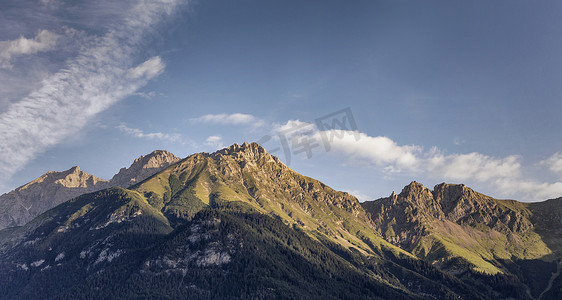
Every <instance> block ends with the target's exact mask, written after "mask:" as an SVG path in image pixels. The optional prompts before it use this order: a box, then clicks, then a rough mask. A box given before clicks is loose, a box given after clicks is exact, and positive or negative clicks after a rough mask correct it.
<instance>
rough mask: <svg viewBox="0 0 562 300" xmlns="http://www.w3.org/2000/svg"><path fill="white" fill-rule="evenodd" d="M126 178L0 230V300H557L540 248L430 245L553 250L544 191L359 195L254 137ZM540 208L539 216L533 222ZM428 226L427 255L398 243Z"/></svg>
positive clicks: (419, 189) (421, 234)
mask: <svg viewBox="0 0 562 300" xmlns="http://www.w3.org/2000/svg"><path fill="white" fill-rule="evenodd" d="M130 169H133V168H130ZM120 173H121V172H120ZM136 182H137V183H136V184H134V185H132V186H130V187H129V188H128V189H125V188H120V187H112V188H107V189H103V190H100V191H96V192H93V193H88V194H84V195H81V196H79V197H77V198H73V199H71V200H69V201H66V202H64V203H62V204H60V205H58V206H56V207H54V208H52V209H50V210H48V211H46V212H44V213H42V214H41V215H39V216H37V217H36V218H34V219H33V220H32V221H30V222H28V223H27V224H25V225H24V226H19V227H11V228H7V229H4V230H1V231H0V299H24V298H26V299H38V298H41V299H94V298H95V299H98V298H135V299H137V298H159V299H160V298H164V299H177V298H185V297H189V298H190V299H217V298H220V299H224V298H229V299H232V298H236V299H269V298H276V299H277V298H281V299H304V298H314V299H342V298H348V299H537V298H538V297H537V296H536V295H537V293H539V294H542V298H541V299H556V297H557V295H558V294H557V293H558V291H559V289H560V286H561V285H560V284H559V278H558V277H557V276H549V278H545V272H546V271H550V270H551V269H549V268H544V270H542V269H540V268H537V266H539V267H541V266H548V267H551V266H554V267H555V268H554V270H553V271H554V272H556V271H557V270H556V265H555V264H553V263H552V261H551V262H550V263H549V262H547V261H546V260H545V257H546V256H545V257H539V258H537V259H535V258H533V257H535V256H528V257H526V256H524V255H527V254H528V253H523V254H521V255H520V256H521V257H522V258H521V259H522V261H517V262H514V263H513V264H509V263H508V262H504V261H502V260H501V258H500V257H498V258H497V259H496V260H495V261H493V264H492V265H493V266H495V267H496V268H497V269H498V270H499V272H496V273H492V272H482V271H481V270H480V269H478V268H477V266H476V265H471V264H470V263H471V261H470V260H466V261H464V260H463V259H465V258H464V256H462V255H465V254H464V253H462V252H458V251H457V252H452V254H447V255H443V254H441V252H444V253H448V252H447V251H450V250H448V249H449V248H451V249H452V248H453V247H452V246H451V244H452V242H451V243H445V242H443V243H442V245H440V244H438V242H439V241H440V240H439V238H442V237H441V235H444V234H445V233H444V232H445V231H444V230H442V229H439V228H438V229H436V228H435V227H439V226H441V225H440V224H447V226H449V225H450V226H453V227H452V228H453V229H455V230H457V229H459V228H457V227H454V225H453V223H454V224H457V225H458V226H459V227H460V229H462V230H464V231H466V232H468V230H469V229H467V228H468V227H470V228H479V229H478V230H481V231H482V230H484V229H483V226H487V227H490V228H491V229H490V232H491V233H490V237H495V236H496V233H495V232H499V233H501V234H505V235H509V234H510V232H516V234H513V238H514V239H515V238H520V237H526V236H534V235H533V234H536V235H537V236H538V237H539V239H540V241H543V239H544V241H545V242H544V243H546V244H547V245H546V246H545V247H546V248H548V249H551V254H550V255H551V256H553V257H555V255H557V254H556V252H555V251H554V250H552V249H555V248H554V247H552V246H550V245H554V244H556V237H557V234H558V232H557V231H556V230H554V229H551V228H550V226H551V225H552V224H556V222H560V220H561V219H560V216H561V215H560V214H559V213H555V212H553V210H554V208H556V209H558V206H557V202H552V203H551V202H546V204H543V205H542V206H536V207H535V206H529V207H530V208H526V206H525V205H523V204H521V205H520V204H519V203H518V202H513V201H512V202H509V201H508V202H506V203H507V204H505V205H500V204H498V203H503V202H501V201H500V200H495V199H493V198H490V197H487V196H484V195H481V194H478V193H476V192H473V191H472V190H469V189H468V188H466V187H459V186H455V185H444V186H443V189H436V190H438V192H437V193H436V192H435V190H434V191H433V192H431V191H429V190H428V189H426V188H424V187H423V186H422V185H420V184H418V183H412V184H411V185H410V186H408V187H406V188H405V189H404V191H402V193H400V195H392V197H390V198H391V199H390V200H385V199H381V200H377V201H374V202H368V203H363V204H362V203H360V202H359V201H358V200H357V199H356V198H355V197H354V196H352V195H350V194H348V193H345V192H339V191H336V190H333V189H331V188H330V187H328V186H326V185H325V184H323V183H321V182H320V181H317V180H315V179H312V178H309V177H306V176H303V175H301V174H299V173H297V172H295V171H293V170H291V169H290V168H288V167H287V166H286V165H284V164H283V163H282V162H281V161H279V159H277V158H276V157H274V156H272V155H270V154H269V153H267V152H266V151H265V150H264V149H263V148H262V147H261V146H259V145H257V144H255V143H252V144H248V143H244V144H242V145H236V144H235V145H232V146H230V147H228V148H225V149H221V150H219V151H217V152H214V153H211V154H209V153H197V154H193V155H191V156H189V157H187V158H185V159H182V160H180V161H177V162H176V163H174V164H171V165H170V166H168V167H167V168H164V169H163V170H161V171H160V172H157V173H155V174H154V175H152V176H150V177H148V178H146V179H145V180H142V181H136ZM464 189H467V190H466V191H465V190H464ZM434 194H435V195H434ZM497 201H500V202H498V203H496V202H497ZM381 204H384V205H381ZM494 205H495V206H494ZM551 205H552V206H553V207H551ZM520 208H521V209H520ZM515 209H517V210H516V211H515ZM400 210H402V213H400ZM558 212H560V211H558ZM516 213H519V214H521V216H520V215H518V214H516ZM541 213H542V214H544V216H541V218H543V219H544V220H543V223H540V222H538V221H537V220H535V219H534V218H535V217H536V216H538V215H539V214H541ZM463 214H464V215H466V214H469V215H470V216H469V217H466V216H464V215H463ZM508 216H509V219H508ZM500 219H501V220H500ZM393 220H394V221H393ZM498 220H500V221H501V222H500V221H498ZM438 221H439V222H441V223H438ZM527 221H529V222H530V223H527ZM435 222H437V223H435ZM539 223H540V224H539ZM384 224H387V225H384ZM389 224H390V225H389ZM395 224H401V226H403V227H399V226H395ZM475 224H476V225H475ZM478 224H480V225H478ZM529 224H531V225H529ZM535 224H536V225H535ZM527 225H529V226H530V227H526V226H527ZM465 227H466V228H465ZM525 228H527V229H525ZM540 228H542V229H540ZM460 229H459V230H460ZM525 230H526V231H525ZM529 230H530V231H532V233H533V234H531V233H527V231H529ZM548 230H551V231H549V232H548V234H550V235H549V237H550V239H546V237H547V234H546V233H545V232H546V231H548ZM392 232H394V233H392ZM521 232H522V233H521ZM471 233H473V232H471ZM541 234H542V235H541ZM429 235H431V236H432V237H433V238H434V239H433V240H430V239H429V238H428V239H427V241H435V242H434V245H435V246H431V247H429V248H427V253H424V252H423V251H422V250H416V249H422V248H423V247H421V246H417V247H415V246H413V247H412V246H411V245H414V244H419V243H418V242H417V241H418V240H422V239H423V240H424V241H425V237H426V236H429ZM543 235H544V237H543ZM447 238H449V236H447ZM442 239H443V240H445V239H444V238H442ZM459 242H460V240H459ZM520 242H521V243H522V244H525V243H528V244H527V246H526V247H527V248H528V249H535V248H537V246H536V245H533V244H532V243H534V242H536V241H535V240H520ZM422 245H428V242H425V244H423V243H422ZM516 246H517V245H516V243H515V242H513V247H512V248H513V249H519V248H517V247H516ZM496 248H498V247H492V248H491V249H492V250H487V251H491V252H490V253H491V254H495V253H496V252H494V251H496ZM512 248H510V249H512ZM486 249H488V248H486ZM537 249H538V250H537V251H539V250H540V251H542V250H544V249H542V248H540V247H538V248H537ZM453 250H456V249H453ZM477 250H478V251H480V250H479V249H477V248H467V249H466V252H473V254H474V256H477V255H480V253H481V252H477ZM482 251H483V250H482ZM509 251H511V250H509ZM513 251H516V250H513ZM517 251H519V250H517ZM422 253H424V255H422ZM498 253H502V252H500V251H499V250H498ZM433 255H436V256H439V255H441V256H442V257H444V259H443V262H442V263H439V261H438V262H437V263H436V262H435V260H433ZM454 255H456V258H455V257H453V256H454ZM465 256H469V255H465ZM547 256H548V255H547ZM455 259H457V260H455ZM538 260H540V261H543V262H545V265H540V264H538V263H537V261H538ZM496 261H497V263H498V265H497V266H496V265H495V263H496ZM457 262H458V264H459V265H458V266H457V267H456V268H454V267H453V266H452V265H451V264H454V263H457ZM525 263H529V266H527V265H526V264H525ZM526 271H532V272H526ZM525 272H526V273H525ZM533 272H534V273H533ZM522 273H525V276H526V277H525V276H523V275H522Z"/></svg>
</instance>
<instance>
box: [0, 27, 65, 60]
mask: <svg viewBox="0 0 562 300" xmlns="http://www.w3.org/2000/svg"><path fill="white" fill-rule="evenodd" d="M58 38H59V35H58V34H56V33H53V32H50V31H48V30H41V31H39V33H37V35H36V36H35V37H34V38H30V39H28V38H25V37H23V36H20V37H19V38H17V39H15V40H12V41H0V68H4V69H11V68H12V60H13V58H15V57H17V56H20V55H25V54H35V53H38V52H43V51H49V50H52V49H54V48H55V45H56V43H57V39H58Z"/></svg>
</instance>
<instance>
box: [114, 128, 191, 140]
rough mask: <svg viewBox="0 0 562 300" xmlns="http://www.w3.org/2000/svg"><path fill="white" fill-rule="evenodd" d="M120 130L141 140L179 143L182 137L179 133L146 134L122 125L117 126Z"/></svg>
mask: <svg viewBox="0 0 562 300" xmlns="http://www.w3.org/2000/svg"><path fill="white" fill-rule="evenodd" d="M117 128H118V129H119V130H121V131H122V132H124V133H126V134H128V135H131V136H134V137H136V138H139V139H149V140H154V139H157V140H166V141H169V142H177V141H179V140H180V139H181V135H179V134H177V133H173V134H169V133H162V132H149V133H145V132H144V131H143V130H141V129H138V128H130V127H127V126H126V125H125V124H121V125H119V126H117Z"/></svg>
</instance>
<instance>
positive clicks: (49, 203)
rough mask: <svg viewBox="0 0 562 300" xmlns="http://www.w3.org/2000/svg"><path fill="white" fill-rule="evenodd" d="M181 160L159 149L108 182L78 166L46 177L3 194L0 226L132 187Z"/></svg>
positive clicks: (29, 219)
mask: <svg viewBox="0 0 562 300" xmlns="http://www.w3.org/2000/svg"><path fill="white" fill-rule="evenodd" d="M179 160H180V159H179V158H178V157H176V156H174V155H173V154H172V153H170V152H168V151H162V150H156V151H154V152H152V153H150V154H148V155H146V156H141V157H139V158H137V159H136V160H135V161H134V162H133V164H132V165H131V166H130V167H129V168H122V169H121V170H120V171H119V173H118V174H116V175H115V176H113V178H111V180H109V181H106V180H103V179H100V178H97V177H95V176H93V175H90V174H88V173H86V172H84V171H81V170H80V168H79V167H77V166H75V167H72V168H70V169H69V170H67V171H63V172H54V171H51V172H47V173H46V174H44V175H43V176H41V177H39V178H37V179H35V180H33V181H32V182H30V183H28V184H26V185H23V186H21V187H19V188H17V189H15V190H13V191H11V192H9V193H6V194H4V195H2V196H0V229H4V228H6V227H11V226H19V225H24V224H25V223H27V222H29V221H31V219H33V218H34V217H36V216H38V215H39V214H41V213H43V212H45V211H47V210H49V209H51V208H53V207H55V206H57V205H59V204H61V203H63V202H65V201H68V200H70V199H72V198H75V197H77V196H80V195H82V194H85V193H90V192H94V191H99V190H102V189H105V188H109V187H113V186H119V187H124V188H126V187H129V186H131V185H133V184H135V183H137V182H140V181H142V180H144V179H146V178H148V177H149V176H151V175H153V174H154V173H156V172H158V171H161V170H162V169H164V168H165V167H167V166H169V165H171V164H173V163H175V162H177V161H179Z"/></svg>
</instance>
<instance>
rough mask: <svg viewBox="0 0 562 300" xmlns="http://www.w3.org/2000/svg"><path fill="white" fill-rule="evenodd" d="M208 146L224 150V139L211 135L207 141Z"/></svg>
mask: <svg viewBox="0 0 562 300" xmlns="http://www.w3.org/2000/svg"><path fill="white" fill-rule="evenodd" d="M205 144H206V145H207V146H210V147H213V148H214V149H220V148H224V145H223V141H222V137H221V136H220V135H211V136H209V137H208V138H207V139H206V140H205Z"/></svg>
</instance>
